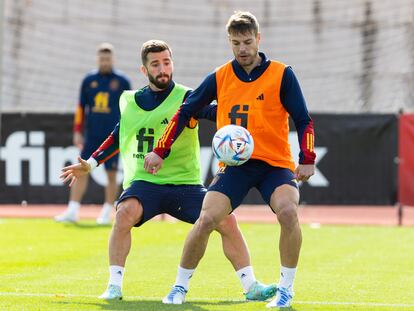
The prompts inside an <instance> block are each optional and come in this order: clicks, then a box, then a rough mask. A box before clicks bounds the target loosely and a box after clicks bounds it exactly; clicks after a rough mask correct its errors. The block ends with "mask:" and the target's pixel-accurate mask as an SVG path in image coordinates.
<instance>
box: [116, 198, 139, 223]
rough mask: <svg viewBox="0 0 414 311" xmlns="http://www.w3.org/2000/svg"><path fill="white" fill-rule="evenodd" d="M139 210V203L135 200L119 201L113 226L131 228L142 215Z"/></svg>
mask: <svg viewBox="0 0 414 311" xmlns="http://www.w3.org/2000/svg"><path fill="white" fill-rule="evenodd" d="M139 211H140V205H139V203H138V202H137V201H135V202H134V201H133V200H126V201H125V202H121V203H120V204H119V205H118V207H117V211H116V215H115V226H116V227H118V228H120V229H131V228H132V227H133V226H134V225H135V224H137V223H138V222H139V221H140V218H141V217H142V213H140V212H139Z"/></svg>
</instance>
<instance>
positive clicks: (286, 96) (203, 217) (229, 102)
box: [144, 12, 316, 308]
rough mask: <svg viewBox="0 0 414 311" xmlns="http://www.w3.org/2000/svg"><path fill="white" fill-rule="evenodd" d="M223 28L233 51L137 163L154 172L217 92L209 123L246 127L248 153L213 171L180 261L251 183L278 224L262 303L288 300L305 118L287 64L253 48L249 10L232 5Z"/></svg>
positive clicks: (304, 176)
mask: <svg viewBox="0 0 414 311" xmlns="http://www.w3.org/2000/svg"><path fill="white" fill-rule="evenodd" d="M227 32H228V38H229V42H230V45H231V48H232V51H233V54H234V57H235V58H234V59H233V60H232V61H230V62H228V63H226V64H224V65H222V66H221V67H219V68H218V69H217V70H216V71H215V72H213V73H211V74H209V75H208V76H207V77H206V78H205V79H204V81H203V82H202V84H201V85H200V86H199V87H198V88H197V89H196V90H195V91H194V92H193V93H192V94H191V95H190V96H189V97H188V98H187V99H186V100H185V103H184V104H183V105H182V106H181V108H180V109H179V110H178V112H177V113H176V114H175V116H174V117H173V118H172V119H171V122H170V124H169V125H168V126H167V128H166V130H165V132H164V135H163V136H162V137H161V139H160V140H159V141H158V143H157V147H156V148H154V150H153V152H151V153H149V154H147V155H146V160H145V163H144V167H145V169H146V170H147V171H148V172H149V173H156V172H157V170H159V169H160V168H161V165H162V163H163V159H164V158H166V157H167V156H168V155H169V153H170V149H171V145H172V144H173V142H174V141H175V140H176V139H177V137H178V136H179V135H180V133H181V132H182V130H183V128H184V127H185V124H186V123H187V122H188V120H190V118H191V116H193V115H194V114H195V113H196V112H197V111H199V110H200V109H201V108H203V107H204V106H206V105H208V104H209V103H210V102H211V101H213V100H217V129H219V128H221V127H223V126H225V125H227V124H237V125H241V126H243V127H245V128H247V129H248V130H249V131H250V133H251V134H252V136H253V139H254V145H255V149H254V151H253V155H252V157H251V159H250V160H249V161H247V162H246V163H244V164H242V165H240V166H228V167H225V168H224V169H221V170H220V171H219V172H218V173H217V175H216V176H215V178H214V180H213V182H212V184H211V185H210V186H209V188H208V192H207V194H206V196H205V198H204V201H203V208H202V211H201V214H200V218H199V219H198V221H197V222H196V224H195V225H194V227H193V228H192V230H191V231H190V233H189V235H188V237H187V240H186V243H185V246H184V250H183V254H182V257H181V262H180V268H182V269H186V271H191V272H193V271H194V269H195V268H196V267H197V265H198V263H199V261H200V260H201V258H202V257H203V255H204V252H205V250H206V247H207V242H208V239H209V236H210V233H211V232H212V231H213V230H214V228H216V226H217V224H219V223H220V221H221V220H222V219H223V218H224V217H226V215H228V214H229V213H231V212H232V211H233V210H234V209H235V208H237V207H238V206H239V205H240V204H241V202H242V200H243V198H244V197H245V196H246V194H247V193H248V191H249V190H250V189H251V188H252V187H256V188H257V189H258V190H259V192H260V193H261V195H262V197H263V199H264V201H265V202H266V203H267V204H268V205H269V206H270V207H271V209H272V211H273V212H274V213H275V214H276V215H277V218H278V221H279V223H280V227H281V231H280V240H279V251H280V262H281V268H280V280H279V283H278V289H277V294H276V297H275V298H274V299H273V300H272V301H271V302H269V303H268V304H267V307H269V308H279V307H288V306H290V305H291V302H292V299H293V296H294V291H293V282H294V278H295V274H296V267H297V264H298V260H299V252H300V248H301V243H302V234H301V229H300V226H299V221H298V216H297V209H298V204H299V190H298V185H297V182H298V181H306V180H308V179H309V177H310V176H312V175H313V174H314V171H315V164H314V163H315V157H316V156H315V152H314V131H313V122H312V119H311V118H310V116H309V114H308V110H307V108H306V103H305V99H304V97H303V95H302V91H301V89H300V86H299V82H298V81H297V79H296V77H295V75H294V73H293V71H292V68H291V67H289V66H286V65H285V64H283V63H281V62H278V61H273V60H269V59H268V58H267V57H266V55H265V54H264V53H261V52H259V43H260V32H259V24H258V22H257V20H256V17H255V16H254V15H253V14H251V13H249V12H236V13H235V14H233V15H232V16H231V17H230V19H229V21H228V23H227ZM289 116H291V117H292V119H293V121H294V123H295V127H296V130H297V132H298V139H299V145H300V154H299V165H298V166H297V167H296V168H295V164H294V161H293V158H292V155H291V151H290V146H289V142H288V134H289V123H288V118H289ZM179 273H180V270H179ZM191 275H192V273H191ZM175 286H176V285H175ZM175 286H173V288H172V290H171V292H170V294H169V295H168V296H171V298H172V297H173V296H174V295H176V294H177V291H176V290H175ZM168 296H167V297H168ZM247 298H248V297H247Z"/></svg>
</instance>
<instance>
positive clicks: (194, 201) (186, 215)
mask: <svg viewBox="0 0 414 311" xmlns="http://www.w3.org/2000/svg"><path fill="white" fill-rule="evenodd" d="M206 193H207V189H206V188H205V187H204V186H202V185H158V184H154V183H150V182H147V181H143V180H137V181H134V182H133V183H132V184H131V186H130V187H128V188H127V189H125V191H124V192H122V194H121V196H120V197H119V199H118V202H117V205H118V204H119V203H120V202H121V201H123V200H125V199H127V198H131V197H132V198H137V199H138V200H139V201H140V202H141V204H142V208H143V210H144V214H143V215H142V219H141V221H140V222H139V223H137V224H136V225H135V227H139V226H141V225H142V224H143V223H145V222H146V221H148V220H150V219H151V218H153V217H155V216H156V215H159V214H163V213H166V214H169V215H171V216H173V217H175V218H177V219H179V220H182V221H185V222H188V223H190V224H193V223H195V222H196V221H197V219H198V217H199V216H200V211H201V206H202V204H203V199H204V196H205V195H206Z"/></svg>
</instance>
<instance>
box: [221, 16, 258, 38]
mask: <svg viewBox="0 0 414 311" xmlns="http://www.w3.org/2000/svg"><path fill="white" fill-rule="evenodd" d="M226 29H227V33H228V34H229V35H230V34H245V33H252V34H254V35H255V36H256V35H257V34H258V33H259V23H258V22H257V19H256V17H255V16H254V15H253V14H252V13H250V12H243V11H236V12H234V14H233V15H232V16H230V18H229V20H228V22H227V25H226Z"/></svg>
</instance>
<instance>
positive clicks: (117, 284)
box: [61, 40, 276, 304]
mask: <svg viewBox="0 0 414 311" xmlns="http://www.w3.org/2000/svg"><path fill="white" fill-rule="evenodd" d="M141 60H142V66H141V71H142V73H143V74H144V75H145V76H147V78H148V81H149V83H148V85H147V86H145V87H143V88H141V89H139V90H135V91H125V92H124V93H123V94H122V95H121V97H120V100H119V107H120V112H121V119H120V122H119V123H118V124H117V125H116V127H115V129H114V130H113V132H112V133H111V134H110V135H109V136H108V138H107V139H106V140H105V141H104V142H103V143H102V145H101V146H100V147H99V148H98V149H97V150H96V151H95V152H94V153H93V154H92V156H91V157H90V158H89V159H88V160H84V159H81V158H79V163H77V164H74V165H70V166H67V167H64V168H63V169H62V171H63V172H62V175H61V178H62V179H63V181H64V182H67V181H70V186H71V185H73V183H74V182H75V181H76V180H77V179H78V178H79V177H81V176H84V175H87V174H89V173H90V171H91V170H92V169H94V168H95V167H96V166H98V165H100V164H102V163H104V162H105V161H106V160H108V159H110V158H111V157H112V156H114V155H115V154H117V153H118V152H119V153H120V155H121V159H122V162H123V167H124V182H123V188H124V191H123V193H122V194H121V196H120V197H119V199H118V201H117V206H116V209H117V211H116V217H115V223H114V225H113V228H112V232H111V236H110V239H109V265H110V266H109V282H108V287H107V289H106V290H105V292H104V293H103V294H102V295H101V296H100V298H103V299H107V300H111V299H122V281H123V277H124V267H125V261H126V258H127V256H128V253H129V250H130V248H131V229H132V228H133V227H139V226H141V225H143V224H144V223H145V222H146V221H148V220H150V219H151V218H153V217H154V216H156V215H159V214H162V213H167V214H169V215H171V216H173V217H175V218H177V219H179V220H182V221H185V222H188V223H192V224H194V223H195V222H196V220H197V219H198V217H199V215H200V211H201V205H202V202H203V199H204V196H205V194H206V188H205V187H204V186H203V185H202V182H201V178H200V147H199V141H198V124H197V120H196V119H191V120H190V122H189V124H187V126H186V128H185V129H184V131H183V132H182V134H181V135H180V137H179V139H177V141H176V143H175V144H174V146H173V147H172V152H171V155H170V156H169V157H168V158H167V159H166V160H165V161H164V165H163V167H164V168H163V169H162V170H161V171H159V173H157V174H148V173H147V172H146V171H145V169H144V157H145V154H147V153H148V152H150V151H152V149H153V147H154V144H155V143H156V142H157V140H158V139H159V138H161V135H162V134H163V133H164V131H168V128H167V125H168V123H169V120H170V119H171V117H172V116H173V115H174V113H175V112H176V111H177V109H179V107H180V106H181V104H182V102H183V101H184V100H185V98H186V97H187V96H188V95H189V93H190V90H189V88H187V87H185V86H183V85H180V84H178V83H175V82H174V81H173V80H172V74H173V61H172V53H171V49H170V48H169V46H168V45H167V44H166V43H165V42H163V41H160V40H150V41H147V42H145V43H144V44H143V46H142V49H141ZM216 111H217V110H216V106H215V105H210V106H207V107H206V108H205V109H203V110H202V111H200V112H199V113H198V115H197V116H196V117H197V118H206V119H210V120H213V121H215V118H216ZM154 169H155V168H154ZM217 231H218V232H219V233H220V235H221V237H222V243H223V251H224V254H225V256H226V257H227V258H228V259H229V260H230V262H231V264H232V265H233V267H234V269H235V270H236V274H237V275H238V277H239V279H240V282H241V284H242V287H243V290H244V293H245V296H246V298H247V299H248V300H266V299H268V298H271V297H272V296H274V295H275V293H276V286H275V285H264V284H262V283H260V282H258V281H257V280H256V278H255V276H254V272H253V268H252V266H251V264H250V256H249V251H248V248H247V245H246V243H245V240H244V238H243V235H242V234H241V232H240V230H239V228H238V226H237V222H236V218H235V216H234V215H233V214H230V215H228V216H227V217H226V218H225V219H224V220H223V221H222V222H221V223H220V225H219V226H218V228H217ZM191 276H192V271H189V270H187V269H183V268H181V267H179V268H178V273H177V279H176V283H175V286H174V287H173V290H174V291H175V293H174V295H168V296H166V297H165V298H164V299H163V303H166V304H181V303H183V302H184V300H185V295H186V293H187V291H188V287H189V279H190V278H191Z"/></svg>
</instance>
